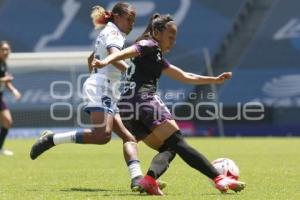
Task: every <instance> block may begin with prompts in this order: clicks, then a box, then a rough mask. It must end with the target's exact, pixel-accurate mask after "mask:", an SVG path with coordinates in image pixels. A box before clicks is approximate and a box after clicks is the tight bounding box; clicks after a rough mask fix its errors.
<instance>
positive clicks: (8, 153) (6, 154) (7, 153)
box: [0, 149, 14, 156]
mask: <svg viewBox="0 0 300 200" xmlns="http://www.w3.org/2000/svg"><path fill="white" fill-rule="evenodd" d="M0 155H4V156H13V155H14V152H12V151H10V150H7V149H1V150H0Z"/></svg>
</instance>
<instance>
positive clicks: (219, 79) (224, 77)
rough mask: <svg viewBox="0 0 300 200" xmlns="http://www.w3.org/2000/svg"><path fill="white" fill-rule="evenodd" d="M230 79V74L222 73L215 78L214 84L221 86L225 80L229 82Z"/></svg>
mask: <svg viewBox="0 0 300 200" xmlns="http://www.w3.org/2000/svg"><path fill="white" fill-rule="evenodd" d="M231 78H232V72H223V73H222V74H220V75H219V76H217V77H216V83H217V84H222V83H224V81H226V80H230V79H231Z"/></svg>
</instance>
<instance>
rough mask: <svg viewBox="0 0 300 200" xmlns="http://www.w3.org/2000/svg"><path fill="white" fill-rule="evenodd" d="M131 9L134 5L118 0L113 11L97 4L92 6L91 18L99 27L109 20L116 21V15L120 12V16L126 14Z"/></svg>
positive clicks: (96, 26)
mask: <svg viewBox="0 0 300 200" xmlns="http://www.w3.org/2000/svg"><path fill="white" fill-rule="evenodd" d="M130 9H133V6H132V5H130V4H129V3H126V2H118V3H117V4H116V5H115V6H114V7H113V9H112V11H108V10H105V9H104V8H103V7H101V6H99V5H97V6H94V7H93V8H92V11H91V18H92V19H93V23H94V25H95V28H96V29H98V28H99V27H102V26H103V25H105V24H107V23H108V22H113V21H114V15H113V14H118V15H120V16H122V15H125V14H127V13H128V12H129V10H130Z"/></svg>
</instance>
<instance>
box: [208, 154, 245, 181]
mask: <svg viewBox="0 0 300 200" xmlns="http://www.w3.org/2000/svg"><path fill="white" fill-rule="evenodd" d="M212 165H213V166H214V167H215V168H216V169H217V171H218V172H219V173H220V174H223V175H225V176H228V177H230V178H233V179H235V180H238V179H239V176H240V170H239V168H238V166H237V165H236V164H235V162H234V161H233V160H231V159H229V158H218V159H216V160H214V161H213V162H212Z"/></svg>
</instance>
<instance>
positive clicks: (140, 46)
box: [133, 40, 158, 56]
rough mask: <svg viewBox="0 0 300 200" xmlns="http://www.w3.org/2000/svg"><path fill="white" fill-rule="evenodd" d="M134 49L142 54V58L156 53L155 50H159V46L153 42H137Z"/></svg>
mask: <svg viewBox="0 0 300 200" xmlns="http://www.w3.org/2000/svg"><path fill="white" fill-rule="evenodd" d="M133 47H134V48H135V49H136V51H137V52H138V53H139V54H140V56H144V55H147V54H150V53H151V52H153V51H155V49H157V48H158V47H157V44H155V43H154V42H153V41H151V40H140V41H138V42H136V43H135V44H134V45H133Z"/></svg>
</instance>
